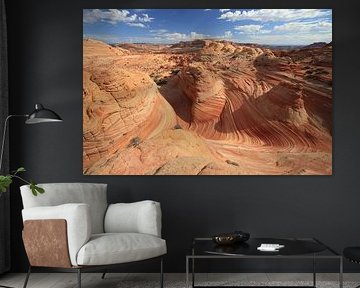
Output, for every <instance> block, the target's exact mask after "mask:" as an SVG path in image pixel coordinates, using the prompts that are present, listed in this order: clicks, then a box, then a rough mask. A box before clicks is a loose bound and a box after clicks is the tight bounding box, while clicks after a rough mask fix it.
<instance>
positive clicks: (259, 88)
mask: <svg viewBox="0 0 360 288" xmlns="http://www.w3.org/2000/svg"><path fill="white" fill-rule="evenodd" d="M319 46H320V45H314V47H312V46H309V47H304V48H303V49H295V50H271V49H269V48H264V47H260V46H258V45H243V44H238V43H234V42H230V41H222V40H194V41H190V42H180V43H177V44H174V45H155V44H149V45H147V44H118V45H112V46H110V45H108V44H105V43H103V42H100V41H96V40H92V39H85V40H84V42H83V49H84V58H83V103H84V104H83V132H84V133H83V149H84V151H83V153H84V154H83V159H84V161H83V166H84V173H85V174H90V175H96V174H102V175H169V174H170V175H214V174H216V175H230V174H231V175H244V174H250V175H255V174H260V175H261V174H262V175H264V174H265V175H280V174H288V175H298V174H308V175H314V174H315V175H316V174H321V175H324V174H331V173H332V128H331V127H332V123H331V119H332V45H329V44H328V45H321V47H319Z"/></svg>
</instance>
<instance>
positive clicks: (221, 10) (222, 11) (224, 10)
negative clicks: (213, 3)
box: [219, 9, 230, 13]
mask: <svg viewBox="0 0 360 288" xmlns="http://www.w3.org/2000/svg"><path fill="white" fill-rule="evenodd" d="M219 10H220V12H221V13H224V12H226V11H230V9H219Z"/></svg>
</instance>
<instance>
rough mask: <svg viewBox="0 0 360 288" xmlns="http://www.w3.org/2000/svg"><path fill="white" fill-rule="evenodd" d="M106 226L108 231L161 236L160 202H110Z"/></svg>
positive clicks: (106, 215)
mask: <svg viewBox="0 0 360 288" xmlns="http://www.w3.org/2000/svg"><path fill="white" fill-rule="evenodd" d="M104 228H105V232H106V233H121V232H128V233H130V232H134V233H143V234H150V235H154V236H157V237H161V208H160V203H158V202H155V201H150V200H145V201H140V202H134V203H118V204H110V205H109V207H108V210H107V211H106V214H105V222H104Z"/></svg>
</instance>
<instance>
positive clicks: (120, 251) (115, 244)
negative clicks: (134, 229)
mask: <svg viewBox="0 0 360 288" xmlns="http://www.w3.org/2000/svg"><path fill="white" fill-rule="evenodd" d="M164 254H166V241H165V240H163V239H161V238H159V237H156V236H152V235H149V234H141V233H103V234H94V235H92V236H91V238H90V240H89V241H88V242H87V243H86V244H85V245H84V246H82V247H81V249H80V250H79V252H78V255H77V264H78V265H108V264H118V263H126V262H133V261H139V260H145V259H149V258H153V257H157V256H161V255H164Z"/></svg>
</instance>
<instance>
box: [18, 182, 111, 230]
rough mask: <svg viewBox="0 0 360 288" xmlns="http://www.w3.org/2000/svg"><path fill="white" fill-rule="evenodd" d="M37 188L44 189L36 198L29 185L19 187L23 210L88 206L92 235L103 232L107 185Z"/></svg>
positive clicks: (84, 184)
mask: <svg viewBox="0 0 360 288" xmlns="http://www.w3.org/2000/svg"><path fill="white" fill-rule="evenodd" d="M39 186H40V187H42V188H44V189H45V193H44V194H41V195H38V196H33V194H32V193H31V190H30V187H29V185H24V186H21V187H20V190H21V197H22V200H23V206H24V209H26V208H32V207H39V206H57V205H62V204H67V203H85V204H88V205H89V206H90V215H91V224H92V233H93V234H97V233H103V232H104V217H105V212H106V209H107V196H106V188H107V184H95V183H48V184H39ZM79 224H81V223H79Z"/></svg>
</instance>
